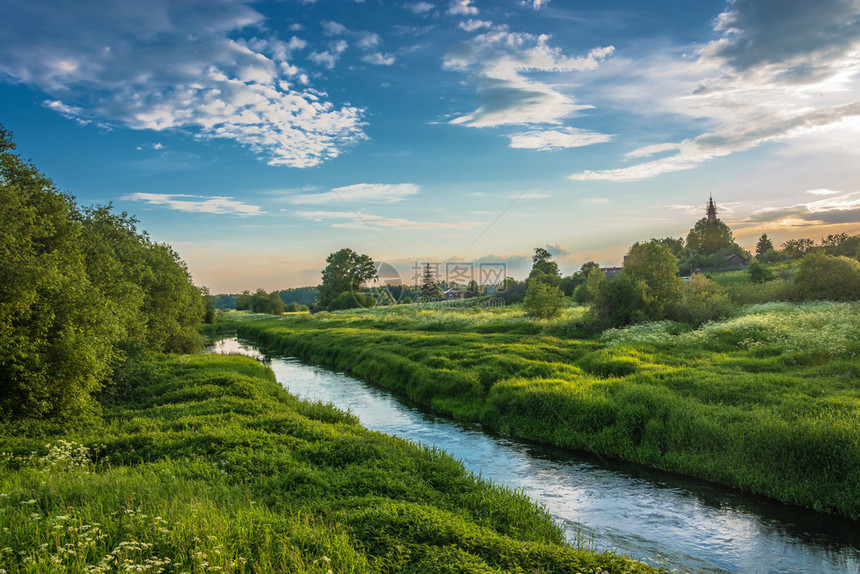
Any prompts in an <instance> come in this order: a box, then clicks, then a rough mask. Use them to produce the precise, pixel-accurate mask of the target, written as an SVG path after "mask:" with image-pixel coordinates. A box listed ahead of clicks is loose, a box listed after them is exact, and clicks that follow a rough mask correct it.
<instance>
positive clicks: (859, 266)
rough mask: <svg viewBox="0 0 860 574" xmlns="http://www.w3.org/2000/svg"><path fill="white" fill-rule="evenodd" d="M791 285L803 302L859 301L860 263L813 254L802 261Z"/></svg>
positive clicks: (846, 258)
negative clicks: (804, 300)
mask: <svg viewBox="0 0 860 574" xmlns="http://www.w3.org/2000/svg"><path fill="white" fill-rule="evenodd" d="M794 282H795V285H796V286H797V289H798V292H799V293H800V295H801V297H803V298H804V299H828V300H831V301H856V300H858V299H860V263H858V262H857V261H856V260H855V259H849V258H848V257H842V256H839V257H834V256H832V255H827V254H825V253H820V252H813V253H810V254H808V255H806V256H805V257H804V258H803V259H802V260H801V262H800V268H799V269H798V270H797V275H795V277H794Z"/></svg>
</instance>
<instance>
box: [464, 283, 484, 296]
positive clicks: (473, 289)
mask: <svg viewBox="0 0 860 574" xmlns="http://www.w3.org/2000/svg"><path fill="white" fill-rule="evenodd" d="M482 293H483V289H481V286H480V285H478V282H477V281H475V280H474V279H472V280H471V281H469V284H468V285H467V286H466V297H477V296H479V295H481V294H482Z"/></svg>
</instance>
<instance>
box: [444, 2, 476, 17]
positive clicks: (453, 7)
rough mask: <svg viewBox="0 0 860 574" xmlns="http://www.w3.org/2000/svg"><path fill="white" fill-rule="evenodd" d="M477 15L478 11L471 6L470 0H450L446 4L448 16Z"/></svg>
mask: <svg viewBox="0 0 860 574" xmlns="http://www.w3.org/2000/svg"><path fill="white" fill-rule="evenodd" d="M477 13H478V9H477V8H475V7H474V6H472V0H451V3H450V4H448V14H453V15H455V16H470V15H474V14H477Z"/></svg>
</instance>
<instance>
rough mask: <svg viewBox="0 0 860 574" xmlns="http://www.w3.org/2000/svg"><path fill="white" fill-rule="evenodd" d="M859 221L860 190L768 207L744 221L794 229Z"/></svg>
mask: <svg viewBox="0 0 860 574" xmlns="http://www.w3.org/2000/svg"><path fill="white" fill-rule="evenodd" d="M827 191H830V190H827ZM837 193H841V192H837ZM858 221H860V192H853V193H841V195H835V196H828V197H826V198H825V199H820V200H816V201H810V202H806V203H797V204H794V205H789V206H785V207H767V208H764V209H760V210H758V211H755V212H753V213H752V214H751V215H750V216H749V217H748V218H746V219H745V220H743V221H742V222H741V223H742V224H749V223H768V224H769V225H771V226H773V227H790V228H791V227H815V226H821V225H839V224H846V223H848V224H855V225H856V224H857V222H858Z"/></svg>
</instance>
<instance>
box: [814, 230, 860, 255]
mask: <svg viewBox="0 0 860 574" xmlns="http://www.w3.org/2000/svg"><path fill="white" fill-rule="evenodd" d="M821 245H822V246H823V247H824V251H825V253H827V254H828V255H843V256H845V257H854V258H856V257H857V254H858V251H860V235H848V234H847V233H837V234H835V235H832V234H831V235H828V236H827V237H825V238H823V239H822V240H821Z"/></svg>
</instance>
